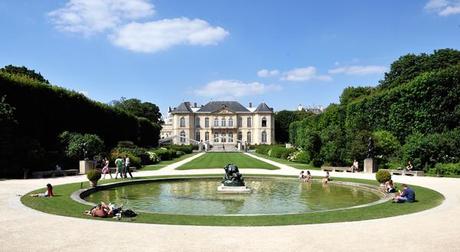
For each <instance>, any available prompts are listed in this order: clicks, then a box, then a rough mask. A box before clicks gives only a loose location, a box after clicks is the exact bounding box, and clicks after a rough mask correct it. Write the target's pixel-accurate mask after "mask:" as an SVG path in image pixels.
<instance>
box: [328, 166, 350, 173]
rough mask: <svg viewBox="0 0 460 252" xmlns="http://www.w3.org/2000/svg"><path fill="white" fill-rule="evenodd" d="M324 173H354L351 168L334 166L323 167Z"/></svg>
mask: <svg viewBox="0 0 460 252" xmlns="http://www.w3.org/2000/svg"><path fill="white" fill-rule="evenodd" d="M321 170H322V171H333V172H353V169H352V168H351V167H339V166H337V167H333V166H322V167H321Z"/></svg>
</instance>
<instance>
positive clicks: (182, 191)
mask: <svg viewBox="0 0 460 252" xmlns="http://www.w3.org/2000/svg"><path fill="white" fill-rule="evenodd" d="M245 181H246V185H247V186H248V187H250V188H251V189H252V193H249V194H222V193H218V192H217V186H219V185H220V182H221V180H220V179H218V178H196V179H176V180H160V181H152V182H149V183H142V184H132V185H125V186H119V187H115V188H111V189H106V190H102V191H98V192H95V193H93V194H90V195H89V196H88V197H86V198H85V200H87V201H90V202H94V203H97V202H100V201H104V202H112V203H116V204H117V205H121V204H123V207H124V208H130V209H133V210H135V211H143V212H153V213H165V214H166V213H167V214H185V215H259V214H276V215H278V214H293V213H308V212H316V211H324V210H334V209H339V208H348V207H353V206H358V205H364V204H368V203H371V202H375V201H378V200H380V199H381V197H380V196H379V195H378V194H377V193H375V192H373V191H370V190H367V189H365V188H362V187H359V186H349V185H340V184H335V183H329V184H322V183H321V182H319V181H314V182H311V183H303V182H300V181H299V180H298V179H295V178H246V179H245Z"/></svg>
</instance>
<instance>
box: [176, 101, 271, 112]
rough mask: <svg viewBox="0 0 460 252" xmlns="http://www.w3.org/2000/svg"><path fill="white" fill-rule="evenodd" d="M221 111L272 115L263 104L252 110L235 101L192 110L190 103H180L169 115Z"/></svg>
mask: <svg viewBox="0 0 460 252" xmlns="http://www.w3.org/2000/svg"><path fill="white" fill-rule="evenodd" d="M222 109H227V110H230V111H233V112H235V113H241V112H242V113H250V112H255V113H259V112H264V113H267V112H268V113H273V108H270V107H268V105H267V104H265V103H264V102H262V103H261V104H259V106H257V108H256V109H255V110H254V108H251V107H250V108H246V107H244V106H243V105H241V103H239V102H237V101H211V102H208V103H207V104H206V105H204V106H201V107H200V108H192V107H191V105H190V102H182V103H181V104H179V106H177V107H176V108H174V109H173V110H172V111H171V113H173V114H174V113H194V112H196V113H213V112H217V111H219V110H222Z"/></svg>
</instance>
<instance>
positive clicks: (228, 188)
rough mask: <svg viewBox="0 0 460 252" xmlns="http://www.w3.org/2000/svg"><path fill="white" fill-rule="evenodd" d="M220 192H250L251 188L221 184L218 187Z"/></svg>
mask: <svg viewBox="0 0 460 252" xmlns="http://www.w3.org/2000/svg"><path fill="white" fill-rule="evenodd" d="M217 192H219V193H250V192H251V188H248V187H246V186H224V185H220V186H218V187H217Z"/></svg>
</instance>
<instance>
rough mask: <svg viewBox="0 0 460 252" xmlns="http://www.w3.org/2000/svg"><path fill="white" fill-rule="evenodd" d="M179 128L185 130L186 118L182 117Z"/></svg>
mask: <svg viewBox="0 0 460 252" xmlns="http://www.w3.org/2000/svg"><path fill="white" fill-rule="evenodd" d="M179 127H181V128H184V127H185V118H184V117H181V118H180V121H179Z"/></svg>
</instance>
